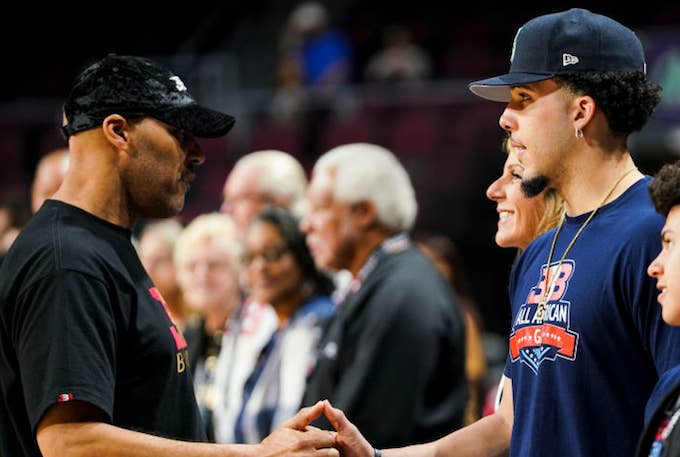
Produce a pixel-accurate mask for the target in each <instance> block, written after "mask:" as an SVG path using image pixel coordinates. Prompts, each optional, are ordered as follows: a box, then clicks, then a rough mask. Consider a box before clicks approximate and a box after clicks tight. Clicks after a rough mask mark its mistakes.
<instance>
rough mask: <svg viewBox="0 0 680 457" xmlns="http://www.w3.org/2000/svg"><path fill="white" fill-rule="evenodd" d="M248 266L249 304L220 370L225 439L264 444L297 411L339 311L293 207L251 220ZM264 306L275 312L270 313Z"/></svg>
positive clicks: (219, 418) (218, 417) (220, 426)
mask: <svg viewBox="0 0 680 457" xmlns="http://www.w3.org/2000/svg"><path fill="white" fill-rule="evenodd" d="M243 269H244V272H243V279H244V282H245V286H246V289H247V291H248V293H249V299H248V303H246V304H245V305H244V307H243V312H242V314H241V316H240V318H239V319H238V322H232V323H230V332H229V333H228V335H227V336H226V337H225V342H224V346H223V347H224V350H223V353H222V355H221V356H220V361H219V367H218V370H219V376H220V380H221V382H222V383H223V385H224V388H222V389H221V394H222V395H223V397H222V398H221V399H220V401H219V404H220V409H218V410H217V411H216V414H215V422H216V437H217V439H218V441H220V442H234V443H251V442H260V441H261V439H262V438H263V437H265V436H267V435H268V434H269V432H270V430H272V429H273V428H275V427H276V426H277V424H280V423H281V422H282V421H284V420H286V419H288V418H289V417H291V416H292V415H294V414H295V413H296V412H297V411H298V409H299V408H300V402H301V399H302V394H303V392H304V388H305V379H306V377H307V374H308V372H309V370H310V369H311V367H312V366H313V360H312V354H313V348H314V347H315V345H316V342H317V340H318V338H319V336H320V334H321V330H322V326H323V324H324V323H325V321H326V320H327V319H328V318H329V317H330V316H331V314H332V312H333V302H332V301H331V299H330V294H331V292H332V289H333V287H332V282H331V280H330V279H329V278H328V277H326V276H325V275H324V274H323V273H321V272H320V271H318V270H317V269H316V267H315V265H314V261H313V260H312V257H311V255H310V253H309V250H308V248H307V244H306V242H305V237H304V235H303V234H302V233H301V232H300V230H299V228H298V221H297V220H296V218H295V217H293V216H292V215H291V214H290V213H289V212H288V211H287V210H284V209H282V208H275V207H271V208H267V209H265V210H264V211H263V212H262V213H260V214H259V215H258V216H257V217H256V218H255V219H254V220H253V222H252V223H251V224H250V226H249V228H248V230H247V232H246V236H245V245H244V255H243ZM265 304H268V308H269V309H270V310H271V311H270V314H269V315H268V316H266V317H263V314H264V315H266V311H264V312H263V311H262V306H267V305H265ZM237 326H238V328H236V327H237ZM227 340H228V341H227ZM253 355H255V357H253ZM246 373H247V374H246ZM218 382H220V381H218Z"/></svg>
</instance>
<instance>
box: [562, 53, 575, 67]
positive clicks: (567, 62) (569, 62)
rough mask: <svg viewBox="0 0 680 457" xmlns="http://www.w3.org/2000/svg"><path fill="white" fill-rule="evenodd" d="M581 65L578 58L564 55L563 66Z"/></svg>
mask: <svg viewBox="0 0 680 457" xmlns="http://www.w3.org/2000/svg"><path fill="white" fill-rule="evenodd" d="M577 63H579V60H578V57H576V56H572V55H571V54H567V53H564V54H562V66H563V67H566V66H567V65H574V64H577Z"/></svg>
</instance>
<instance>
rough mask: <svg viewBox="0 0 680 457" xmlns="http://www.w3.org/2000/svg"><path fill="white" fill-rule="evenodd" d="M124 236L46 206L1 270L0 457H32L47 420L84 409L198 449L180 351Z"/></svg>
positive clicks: (197, 424) (198, 426) (81, 214)
mask: <svg viewBox="0 0 680 457" xmlns="http://www.w3.org/2000/svg"><path fill="white" fill-rule="evenodd" d="M130 236H131V233H130V231H129V230H126V229H124V228H122V227H119V226H116V225H113V224H110V223H109V222H107V221H104V220H102V219H99V218H97V217H95V216H93V215H91V214H89V213H87V212H85V211H83V210H81V209H79V208H76V207H74V206H71V205H68V204H66V203H62V202H58V201H55V200H48V201H47V202H46V203H45V204H44V205H43V207H42V208H41V209H40V211H38V213H36V215H35V216H34V217H33V219H32V220H31V221H30V222H29V224H28V225H27V227H26V228H25V229H24V230H23V231H22V233H21V234H20V235H19V237H18V238H17V240H16V241H15V242H14V244H13V245H12V248H11V249H10V251H9V253H8V254H7V257H6V259H5V261H4V262H3V265H2V267H1V268H0V455H2V456H3V457H4V456H8V457H9V456H12V457H22V456H30V457H38V456H40V455H41V454H40V451H39V449H38V446H37V443H36V440H35V432H36V428H37V426H38V424H39V423H40V419H41V418H42V416H43V415H44V414H45V412H46V411H47V409H48V408H50V407H51V406H52V405H54V404H56V403H58V402H65V401H74V400H80V401H84V402H88V403H90V404H92V405H94V406H96V407H97V408H99V409H100V410H101V411H102V412H103V413H104V415H105V416H106V418H107V420H108V421H109V422H110V423H111V424H113V425H116V426H119V427H124V428H128V429H134V430H138V431H142V432H146V433H151V434H155V435H161V436H165V437H169V438H176V439H182V440H188V441H204V440H205V432H204V429H203V427H202V423H201V418H200V416H199V412H198V408H197V406H196V400H195V397H194V390H193V383H192V378H191V375H190V373H189V372H190V370H189V367H188V360H187V355H188V353H187V348H186V342H185V341H184V338H183V336H182V334H181V333H180V332H179V331H178V330H177V327H176V326H175V324H174V323H173V321H172V319H171V317H170V314H169V312H168V311H167V307H166V306H165V303H164V301H163V299H162V297H161V296H160V294H159V293H158V292H157V290H156V289H155V287H153V284H152V282H151V280H150V279H149V277H148V275H147V274H146V271H145V270H144V268H143V267H142V265H141V263H140V261H139V258H138V257H137V254H136V252H135V249H134V247H133V245H132V243H131V242H130Z"/></svg>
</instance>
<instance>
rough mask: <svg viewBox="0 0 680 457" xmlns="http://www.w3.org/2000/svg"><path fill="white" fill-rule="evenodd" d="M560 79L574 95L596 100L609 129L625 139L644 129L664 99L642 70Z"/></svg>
mask: <svg viewBox="0 0 680 457" xmlns="http://www.w3.org/2000/svg"><path fill="white" fill-rule="evenodd" d="M556 79H557V80H559V81H561V82H562V83H563V84H564V85H565V86H566V87H567V88H568V89H569V90H571V91H572V92H574V93H577V94H585V95H589V96H591V97H593V99H594V100H595V102H596V103H597V106H598V108H599V109H601V110H602V112H603V113H604V115H605V117H606V118H607V122H608V123H609V128H610V129H611V130H612V131H613V132H614V133H615V134H617V135H621V136H624V137H627V136H628V135H630V134H631V133H633V132H636V131H638V130H640V129H642V127H643V126H644V125H645V123H646V122H647V119H649V116H651V114H652V112H653V111H654V109H655V108H656V105H658V104H659V100H660V99H661V97H660V93H661V86H659V85H658V84H656V83H655V82H652V81H650V80H649V79H647V77H646V76H645V74H644V73H643V72H642V71H639V70H637V71H632V72H624V73H621V72H612V71H610V72H605V73H596V72H586V73H571V74H566V75H560V76H558V77H556Z"/></svg>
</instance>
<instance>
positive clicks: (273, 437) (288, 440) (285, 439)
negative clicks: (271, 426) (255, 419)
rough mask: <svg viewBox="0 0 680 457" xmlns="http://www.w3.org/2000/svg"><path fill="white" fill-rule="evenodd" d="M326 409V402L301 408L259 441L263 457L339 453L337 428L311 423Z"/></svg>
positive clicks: (334, 456)
mask: <svg viewBox="0 0 680 457" xmlns="http://www.w3.org/2000/svg"><path fill="white" fill-rule="evenodd" d="M323 411H324V404H323V403H322V402H317V403H316V404H315V405H314V406H309V407H307V408H303V409H301V410H300V411H299V412H298V413H297V414H296V415H295V416H293V417H291V418H290V419H288V420H287V421H286V422H284V423H283V424H282V425H281V426H280V427H279V428H277V429H276V430H274V431H273V432H272V433H271V434H270V435H269V436H268V437H267V438H265V439H264V441H262V443H261V444H259V445H258V455H259V456H263V457H276V456H291V457H339V455H340V454H339V452H338V450H337V449H335V448H333V445H334V444H335V435H336V434H335V432H330V431H328V430H319V429H318V428H315V427H309V424H310V423H311V422H312V421H313V420H314V419H316V418H317V417H319V416H320V415H321V413H322V412H323Z"/></svg>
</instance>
